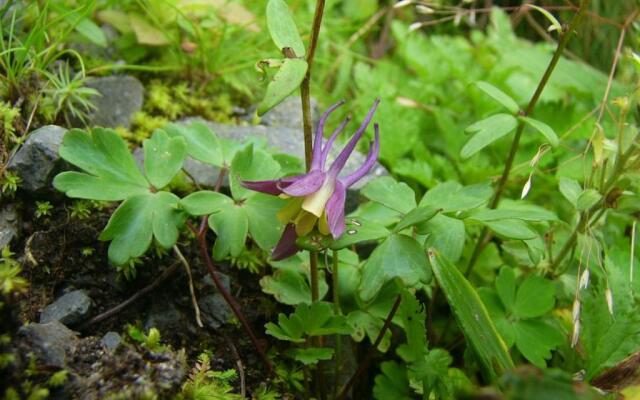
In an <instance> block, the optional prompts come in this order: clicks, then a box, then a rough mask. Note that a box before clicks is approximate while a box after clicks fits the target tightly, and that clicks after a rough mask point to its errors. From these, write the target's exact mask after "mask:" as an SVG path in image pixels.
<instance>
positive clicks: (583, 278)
mask: <svg viewBox="0 0 640 400" xmlns="http://www.w3.org/2000/svg"><path fill="white" fill-rule="evenodd" d="M589 276H590V273H589V268H586V269H585V270H584V271H583V272H582V275H580V285H579V288H580V290H582V289H586V288H587V287H588V286H589Z"/></svg>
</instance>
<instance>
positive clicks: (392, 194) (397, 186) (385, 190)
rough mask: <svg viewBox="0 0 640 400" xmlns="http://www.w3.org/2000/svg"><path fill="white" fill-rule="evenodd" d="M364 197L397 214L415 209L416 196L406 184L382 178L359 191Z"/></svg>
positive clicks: (387, 177)
mask: <svg viewBox="0 0 640 400" xmlns="http://www.w3.org/2000/svg"><path fill="white" fill-rule="evenodd" d="M361 193H362V195H364V197H366V198H368V199H369V200H371V201H375V202H376V203H380V204H382V205H383V206H385V207H387V208H390V209H392V210H395V211H398V212H399V213H402V214H406V213H408V212H410V211H411V210H413V209H414V208H416V195H415V193H414V192H413V189H411V188H410V187H409V186H408V185H407V184H406V183H404V182H397V181H396V180H394V179H393V178H391V177H390V176H383V177H381V178H377V179H374V180H372V181H371V182H369V183H368V184H367V185H366V186H365V187H363V188H362V191H361Z"/></svg>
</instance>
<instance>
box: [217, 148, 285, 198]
mask: <svg viewBox="0 0 640 400" xmlns="http://www.w3.org/2000/svg"><path fill="white" fill-rule="evenodd" d="M279 173H280V164H278V162H277V161H276V160H274V159H273V157H271V155H270V154H269V153H267V152H266V151H264V150H261V149H257V148H255V147H254V145H253V144H250V145H248V146H245V148H244V149H242V150H240V151H238V152H237V153H236V155H235V156H234V157H233V161H232V162H231V168H230V170H229V181H230V186H231V194H232V195H233V198H234V199H236V200H241V199H246V198H248V197H251V196H255V195H256V194H257V192H254V191H252V190H249V189H246V188H244V187H242V185H240V181H241V180H245V181H261V180H266V179H276V178H277V177H278V174H279Z"/></svg>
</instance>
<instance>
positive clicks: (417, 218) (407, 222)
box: [393, 206, 440, 233]
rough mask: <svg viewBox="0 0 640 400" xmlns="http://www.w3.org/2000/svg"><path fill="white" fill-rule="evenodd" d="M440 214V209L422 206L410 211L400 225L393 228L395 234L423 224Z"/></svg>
mask: <svg viewBox="0 0 640 400" xmlns="http://www.w3.org/2000/svg"><path fill="white" fill-rule="evenodd" d="M438 212H440V210H439V209H437V208H435V207H431V206H422V207H418V208H415V209H413V210H411V211H409V212H408V213H407V214H406V215H405V216H404V217H402V219H401V220H400V222H398V224H397V225H396V226H395V228H393V231H394V232H395V233H398V232H400V231H402V230H404V229H407V228H409V227H410V226H414V225H418V224H422V223H424V222H426V221H429V220H430V219H431V218H433V217H435V216H436V214H438Z"/></svg>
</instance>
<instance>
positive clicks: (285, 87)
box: [258, 58, 307, 116]
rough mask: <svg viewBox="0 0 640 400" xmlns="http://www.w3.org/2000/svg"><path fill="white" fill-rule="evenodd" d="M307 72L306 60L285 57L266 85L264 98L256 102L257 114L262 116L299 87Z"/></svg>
mask: <svg viewBox="0 0 640 400" xmlns="http://www.w3.org/2000/svg"><path fill="white" fill-rule="evenodd" d="M306 73H307V62H306V61H305V60H299V59H297V58H287V59H285V60H284V61H283V62H282V66H281V67H280V69H279V70H278V72H276V74H275V75H274V76H273V79H271V81H270V82H269V85H268V86H267V92H266V93H265V95H264V98H263V99H262V101H261V102H260V104H258V115H259V116H262V115H264V113H266V112H267V111H269V110H271V109H272V108H273V107H275V106H277V105H278V104H280V102H282V100H284V99H286V98H287V97H289V95H290V94H291V93H293V92H294V91H295V90H296V89H298V88H299V87H300V84H301V83H302V80H303V79H304V76H305V74H306Z"/></svg>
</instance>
